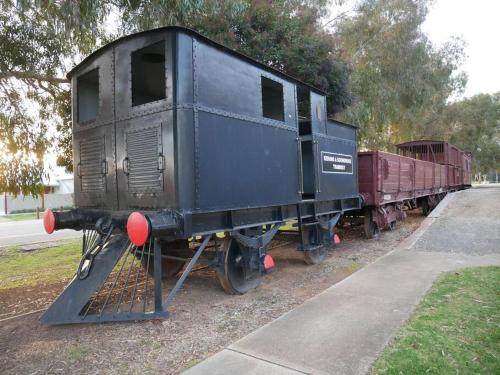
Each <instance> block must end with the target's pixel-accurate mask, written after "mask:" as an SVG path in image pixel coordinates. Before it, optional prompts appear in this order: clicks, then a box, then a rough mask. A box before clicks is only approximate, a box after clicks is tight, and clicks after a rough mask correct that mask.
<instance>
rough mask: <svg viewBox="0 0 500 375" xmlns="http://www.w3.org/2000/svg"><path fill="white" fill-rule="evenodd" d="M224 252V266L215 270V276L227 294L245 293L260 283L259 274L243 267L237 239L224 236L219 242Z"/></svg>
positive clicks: (243, 263)
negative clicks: (220, 269)
mask: <svg viewBox="0 0 500 375" xmlns="http://www.w3.org/2000/svg"><path fill="white" fill-rule="evenodd" d="M220 251H222V253H223V254H224V267H223V270H222V271H217V278H218V279H219V282H220V284H221V285H222V288H223V289H224V291H225V292H226V293H228V294H245V293H246V292H248V291H250V290H252V289H255V288H257V287H258V286H259V284H260V281H261V279H260V274H259V273H258V272H252V271H250V270H249V269H248V268H247V267H245V261H244V259H243V251H242V249H241V247H240V245H239V244H238V241H236V240H235V239H233V238H231V237H227V238H224V240H223V241H222V244H221V249H220Z"/></svg>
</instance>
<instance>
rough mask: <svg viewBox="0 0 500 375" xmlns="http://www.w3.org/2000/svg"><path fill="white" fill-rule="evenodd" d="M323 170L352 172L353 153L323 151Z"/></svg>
mask: <svg viewBox="0 0 500 375" xmlns="http://www.w3.org/2000/svg"><path fill="white" fill-rule="evenodd" d="M321 171H322V172H323V173H345V174H352V155H345V154H335V153H333V152H326V151H321Z"/></svg>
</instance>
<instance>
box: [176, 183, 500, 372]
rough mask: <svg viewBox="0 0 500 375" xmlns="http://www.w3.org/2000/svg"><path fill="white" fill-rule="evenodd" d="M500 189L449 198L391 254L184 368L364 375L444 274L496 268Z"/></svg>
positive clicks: (499, 260)
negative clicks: (486, 267)
mask: <svg viewBox="0 0 500 375" xmlns="http://www.w3.org/2000/svg"><path fill="white" fill-rule="evenodd" d="M499 212H500V188H498V187H497V188H481V189H470V190H467V191H462V192H458V193H455V194H453V195H449V196H448V197H447V198H445V200H444V201H443V202H442V204H441V205H439V206H438V207H437V208H436V210H434V212H433V213H432V214H431V215H430V217H428V218H427V219H426V220H424V222H423V224H422V226H421V229H419V230H417V231H416V232H415V233H414V234H413V235H412V236H410V237H409V238H407V239H406V240H405V241H403V242H402V243H401V244H400V246H399V247H398V248H397V249H395V250H394V251H393V252H391V253H389V254H387V255H386V256H384V257H382V258H380V259H378V260H377V261H376V262H374V263H372V264H370V265H368V266H366V267H365V268H363V269H361V270H360V271H358V272H356V273H354V274H353V275H351V276H350V277H348V278H346V279H344V280H343V281H341V282H339V283H338V284H335V285H334V286H332V287H330V288H329V289H327V290H326V291H324V292H323V293H320V294H319V295H317V296H316V297H313V298H312V299H310V300H308V301H306V302H305V303H304V304H302V305H301V306H299V307H297V308H295V309H294V310H292V311H290V312H288V313H287V314H285V315H283V316H282V317H280V318H278V319H277V320H275V321H273V322H271V323H269V324H267V325H265V326H264V327H262V328H260V329H258V330H257V331H255V332H253V333H251V334H250V335H248V336H246V337H244V338H243V339H241V340H239V341H237V342H236V343H234V344H232V345H230V346H229V347H228V348H226V349H224V350H222V351H221V352H219V353H217V354H216V355H214V356H213V357H210V358H208V359H207V360H205V361H204V362H202V363H200V364H198V365H197V366H195V367H193V368H191V369H189V370H188V371H186V372H185V374H186V375H197V374H239V375H244V374H300V373H306V374H311V373H312V374H366V373H367V372H368V371H369V369H370V366H371V365H372V363H373V362H374V361H375V360H376V358H377V357H378V355H379V354H380V353H381V352H382V350H383V349H384V348H385V346H386V345H387V344H388V343H389V342H390V340H391V338H392V337H393V336H394V335H395V334H396V333H397V332H398V330H399V328H400V327H401V325H402V324H403V323H404V322H405V321H406V320H407V319H408V318H409V316H410V315H411V313H412V312H413V310H414V308H415V306H416V305H417V304H418V302H419V300H420V299H421V298H422V297H423V296H424V295H425V293H426V292H427V291H428V290H429V288H430V287H431V286H432V284H433V282H434V280H435V279H436V278H437V277H438V275H439V274H440V273H442V272H444V271H450V270H455V269H459V268H463V267H467V266H479V265H489V264H496V265H500V245H499V244H500V214H499Z"/></svg>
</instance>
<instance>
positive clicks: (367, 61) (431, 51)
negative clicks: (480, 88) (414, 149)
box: [336, 0, 465, 150]
mask: <svg viewBox="0 0 500 375" xmlns="http://www.w3.org/2000/svg"><path fill="white" fill-rule="evenodd" d="M428 3H429V1H428V0H366V1H364V2H361V4H360V6H359V8H358V9H357V12H356V14H355V15H354V16H353V17H352V18H349V19H347V20H342V21H341V22H340V23H338V24H337V25H336V32H337V36H338V38H339V40H340V44H341V47H342V49H343V53H344V56H345V59H346V60H348V61H351V63H352V65H353V74H352V90H353V93H354V94H355V95H356V96H357V103H356V104H355V105H354V106H352V107H351V108H349V109H348V110H347V111H345V112H344V113H343V114H342V115H341V116H340V118H341V119H343V120H345V121H347V122H351V123H354V124H356V125H359V126H360V128H361V130H360V144H361V146H362V147H365V148H370V149H387V150H391V148H392V145H393V144H395V143H400V142H403V141H408V140H411V139H415V138H419V136H420V135H421V133H422V128H424V129H425V128H426V127H428V126H432V124H433V122H434V121H435V118H436V117H437V118H439V114H440V113H441V112H442V111H443V109H444V107H445V105H446V100H447V99H448V98H449V96H450V95H451V94H453V93H456V92H459V91H460V89H461V88H462V87H463V85H464V83H465V81H464V76H463V75H460V74H458V75H454V72H456V70H457V68H458V65H459V64H460V62H461V60H462V58H463V45H462V43H461V42H460V41H459V40H452V41H450V42H449V43H448V44H447V45H445V46H443V47H442V48H441V49H437V50H436V49H435V48H434V47H433V46H432V44H431V43H430V42H429V41H428V39H427V37H426V35H425V34H424V33H423V32H422V31H421V25H422V23H423V22H424V21H425V18H426V15H427V6H428Z"/></svg>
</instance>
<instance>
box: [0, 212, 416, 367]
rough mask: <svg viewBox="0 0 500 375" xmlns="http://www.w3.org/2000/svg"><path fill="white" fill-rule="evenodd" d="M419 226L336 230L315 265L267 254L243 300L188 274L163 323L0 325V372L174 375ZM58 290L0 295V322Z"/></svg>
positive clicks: (412, 221)
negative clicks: (375, 236)
mask: <svg viewBox="0 0 500 375" xmlns="http://www.w3.org/2000/svg"><path fill="white" fill-rule="evenodd" d="M422 220H423V217H422V216H421V215H420V213H419V212H410V213H409V215H408V218H407V219H406V221H405V222H404V223H400V224H398V226H397V228H396V229H395V230H394V231H385V232H382V235H381V237H380V239H379V240H367V239H365V238H364V236H363V230H362V227H353V228H345V229H341V230H340V231H339V234H340V236H341V238H342V243H341V244H340V245H338V246H337V247H335V249H334V250H333V251H332V252H331V253H330V254H329V256H328V258H327V260H326V261H325V262H324V263H322V264H319V265H313V266H308V265H306V264H305V263H304V261H303V259H302V254H301V253H300V252H298V251H295V249H296V244H288V245H287V246H283V247H279V248H276V249H274V250H271V251H270V253H271V255H272V256H273V258H274V259H275V262H276V270H275V272H273V273H271V274H270V275H267V276H265V277H264V279H263V282H262V284H261V286H260V287H259V288H258V289H256V290H254V291H252V292H249V293H247V294H246V295H243V296H231V295H227V294H225V293H224V292H223V291H222V289H221V287H220V286H219V284H218V281H217V279H216V277H215V276H214V274H213V273H212V272H211V271H207V270H203V271H199V272H196V273H194V274H192V275H191V276H190V277H189V278H188V279H187V281H186V283H185V285H184V287H183V289H182V290H181V291H180V292H179V294H178V295H177V297H176V300H175V301H174V303H173V305H172V307H171V308H170V313H171V315H170V318H169V319H167V320H164V321H152V322H151V321H150V322H135V323H105V324H93V325H78V326H57V327H48V326H44V325H42V324H40V323H39V322H38V317H39V315H40V313H39V312H38V313H34V314H28V315H25V316H21V317H17V318H14V319H9V320H5V321H2V322H0V373H2V374H70V373H71V374H102V373H105V374H149V373H151V374H156V373H162V374H177V373H179V372H180V371H182V370H183V369H186V368H188V367H191V366H193V365H195V364H196V363H198V362H200V361H201V360H203V359H205V358H207V357H208V356H210V355H211V354H214V353H215V352H217V351H219V350H221V349H222V348H223V347H225V346H227V345H229V344H230V343H232V342H234V341H236V340H238V339H239V338H241V337H243V336H245V335H247V334H248V333H250V332H252V331H254V330H255V329H257V328H259V327H261V326H262V325H264V324H266V323H268V322H270V321H271V320H274V319H275V318H277V317H279V316H280V315H282V314H284V313H285V312H287V311H289V310H290V309H292V308H294V307H295V306H297V305H299V304H301V303H302V302H303V301H305V300H306V299H308V298H310V297H312V296H314V295H316V294H318V293H319V292H321V291H323V290H324V289H326V288H328V287H330V286H331V285H333V284H335V283H337V282H339V281H340V280H342V279H344V278H345V277H347V276H349V275H350V274H351V273H353V272H355V271H356V270H358V269H359V268H361V267H363V266H365V265H366V264H369V263H371V262H373V261H374V260H376V259H377V258H379V257H380V256H382V255H383V254H385V253H387V252H388V251H391V250H392V249H394V247H395V246H396V245H397V244H398V243H399V242H400V241H402V240H403V239H404V238H406V237H407V236H408V235H409V234H411V233H412V232H413V231H414V230H415V229H416V228H417V227H418V226H419V225H420V223H421V221H422ZM271 246H272V244H271ZM63 287H64V284H53V285H44V286H38V287H34V288H29V289H20V288H18V289H16V290H13V289H11V290H10V291H9V292H5V291H3V292H0V301H2V303H1V304H0V318H1V317H6V316H9V315H12V314H14V313H15V314H20V313H23V312H27V311H34V310H38V309H40V308H41V307H42V306H45V305H46V304H47V303H48V302H50V300H52V299H53V298H54V297H55V296H56V295H57V294H58V293H59V292H60V290H62V288H63Z"/></svg>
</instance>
